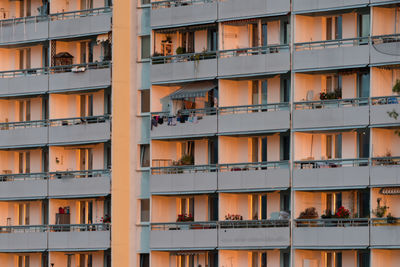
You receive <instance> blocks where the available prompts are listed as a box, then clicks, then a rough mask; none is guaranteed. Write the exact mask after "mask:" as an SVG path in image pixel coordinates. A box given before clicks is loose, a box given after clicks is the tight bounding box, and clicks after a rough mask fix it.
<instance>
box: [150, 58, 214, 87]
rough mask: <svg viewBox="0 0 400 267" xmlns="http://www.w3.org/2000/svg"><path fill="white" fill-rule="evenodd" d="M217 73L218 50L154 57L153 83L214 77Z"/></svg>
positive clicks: (152, 68) (152, 66)
mask: <svg viewBox="0 0 400 267" xmlns="http://www.w3.org/2000/svg"><path fill="white" fill-rule="evenodd" d="M216 73H217V59H216V52H204V53H192V54H180V55H172V56H157V57H152V65H151V82H152V83H163V82H164V83H166V82H173V81H185V80H203V79H214V78H215V77H216Z"/></svg>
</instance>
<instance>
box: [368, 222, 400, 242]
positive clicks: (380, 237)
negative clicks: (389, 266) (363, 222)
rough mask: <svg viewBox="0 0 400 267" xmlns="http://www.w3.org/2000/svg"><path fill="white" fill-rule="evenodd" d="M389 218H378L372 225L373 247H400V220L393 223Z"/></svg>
mask: <svg viewBox="0 0 400 267" xmlns="http://www.w3.org/2000/svg"><path fill="white" fill-rule="evenodd" d="M390 220H391V219H387V218H377V219H373V220H372V224H371V246H373V247H387V248H390V247H396V248H397V247H398V246H399V245H400V241H399V240H400V227H399V224H398V223H397V221H398V218H394V219H393V221H390Z"/></svg>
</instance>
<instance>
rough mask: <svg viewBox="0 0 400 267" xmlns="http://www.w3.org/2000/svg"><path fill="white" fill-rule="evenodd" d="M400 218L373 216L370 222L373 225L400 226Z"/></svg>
mask: <svg viewBox="0 0 400 267" xmlns="http://www.w3.org/2000/svg"><path fill="white" fill-rule="evenodd" d="M399 222H400V218H398V217H389V218H388V217H386V218H371V219H370V224H371V225H372V226H399Z"/></svg>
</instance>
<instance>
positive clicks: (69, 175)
mask: <svg viewBox="0 0 400 267" xmlns="http://www.w3.org/2000/svg"><path fill="white" fill-rule="evenodd" d="M49 178H50V179H49V180H48V181H49V186H48V188H49V189H48V190H49V193H48V195H49V197H50V198H68V197H71V198H75V197H85V196H91V197H92V196H107V195H109V194H110V192H111V174H110V170H90V171H60V172H52V173H50V174H49Z"/></svg>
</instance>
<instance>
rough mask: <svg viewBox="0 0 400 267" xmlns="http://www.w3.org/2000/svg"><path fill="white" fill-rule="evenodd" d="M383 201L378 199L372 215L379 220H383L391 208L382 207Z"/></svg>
mask: <svg viewBox="0 0 400 267" xmlns="http://www.w3.org/2000/svg"><path fill="white" fill-rule="evenodd" d="M381 200H382V199H381V198H378V199H377V200H376V202H377V206H376V209H374V210H372V213H373V214H374V215H375V216H376V217H378V218H383V217H384V216H385V214H386V212H387V211H388V209H389V207H388V206H386V205H383V206H381Z"/></svg>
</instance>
